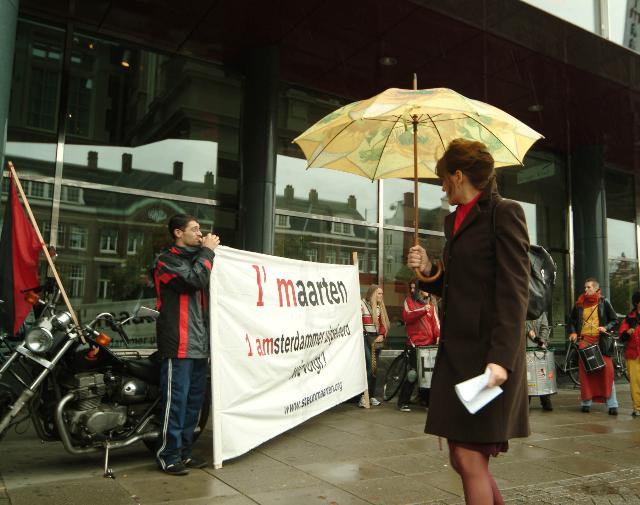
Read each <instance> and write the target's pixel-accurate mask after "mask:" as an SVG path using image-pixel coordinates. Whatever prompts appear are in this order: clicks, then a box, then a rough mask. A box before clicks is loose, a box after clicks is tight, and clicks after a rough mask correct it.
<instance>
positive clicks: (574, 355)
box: [565, 347, 580, 386]
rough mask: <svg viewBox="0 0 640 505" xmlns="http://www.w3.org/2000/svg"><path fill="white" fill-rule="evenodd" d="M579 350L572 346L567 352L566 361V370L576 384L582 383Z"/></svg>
mask: <svg viewBox="0 0 640 505" xmlns="http://www.w3.org/2000/svg"><path fill="white" fill-rule="evenodd" d="M579 359H580V358H579V357H578V351H577V350H576V348H575V347H574V348H572V349H571V350H570V351H569V354H567V362H566V363H565V366H566V370H565V371H566V372H567V373H568V374H569V377H570V378H571V380H572V381H573V383H574V384H575V385H576V386H579V385H580V374H579V372H578V360H579Z"/></svg>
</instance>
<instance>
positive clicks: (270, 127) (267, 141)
mask: <svg viewBox="0 0 640 505" xmlns="http://www.w3.org/2000/svg"><path fill="white" fill-rule="evenodd" d="M244 69H245V77H246V80H245V83H244V103H243V114H242V133H241V135H242V151H241V165H240V166H241V189H240V194H241V201H240V216H241V221H240V228H241V230H243V234H242V236H243V244H244V248H245V249H247V250H249V251H255V252H260V253H265V254H272V253H273V242H274V236H273V234H274V225H273V221H274V210H275V182H276V141H277V138H276V128H277V113H278V86H279V73H280V72H279V69H280V59H279V53H278V48H277V47H274V46H270V47H263V48H256V49H253V50H251V51H249V52H248V53H246V54H245V59H244Z"/></svg>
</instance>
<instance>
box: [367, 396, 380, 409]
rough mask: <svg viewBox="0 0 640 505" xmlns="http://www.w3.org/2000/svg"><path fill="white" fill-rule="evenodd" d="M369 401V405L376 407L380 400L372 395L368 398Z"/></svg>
mask: <svg viewBox="0 0 640 505" xmlns="http://www.w3.org/2000/svg"><path fill="white" fill-rule="evenodd" d="M369 401H371V405H372V406H374V407H377V406H378V405H380V402H379V401H378V400H377V399H376V398H374V397H373V396H372V397H371V398H370V399H369Z"/></svg>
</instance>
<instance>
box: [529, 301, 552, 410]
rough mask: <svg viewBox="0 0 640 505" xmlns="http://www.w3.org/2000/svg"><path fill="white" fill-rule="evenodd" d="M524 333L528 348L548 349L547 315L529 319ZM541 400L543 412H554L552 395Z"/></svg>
mask: <svg viewBox="0 0 640 505" xmlns="http://www.w3.org/2000/svg"><path fill="white" fill-rule="evenodd" d="M524 333H525V335H526V337H527V339H526V342H527V346H533V345H535V346H537V347H538V348H539V349H543V350H544V349H546V348H547V342H548V341H549V334H550V333H551V328H550V327H549V320H548V319H547V313H546V312H543V313H542V314H540V317H539V318H538V319H527V320H526V321H525V323H524ZM539 398H540V405H542V410H547V411H552V410H553V405H551V395H540V397H539ZM529 400H531V397H529Z"/></svg>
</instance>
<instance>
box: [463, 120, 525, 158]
mask: <svg viewBox="0 0 640 505" xmlns="http://www.w3.org/2000/svg"><path fill="white" fill-rule="evenodd" d="M465 116H467V117H468V118H469V119H471V120H473V121H475V122H476V123H478V124H479V125H480V126H482V127H483V128H484V129H485V130H487V131H488V132H489V133H490V134H491V135H493V136H494V137H495V139H496V140H497V141H498V142H500V143H501V144H502V147H504V148H505V149H506V150H507V151H509V153H510V154H511V156H513V157H514V158H515V160H516V161H517V162H518V163H520V165H523V163H522V161H520V159H519V158H518V157H517V156H516V155H515V154H513V151H512V150H511V149H509V148H508V147H507V146H506V144H505V143H504V142H502V140H500V137H498V136H497V135H496V134H495V133H493V132H492V131H491V130H490V129H489V127H488V126H487V125H486V124H484V123H483V122H482V121H480V120H478V119H476V118H474V117H471V116H469V114H465Z"/></svg>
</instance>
